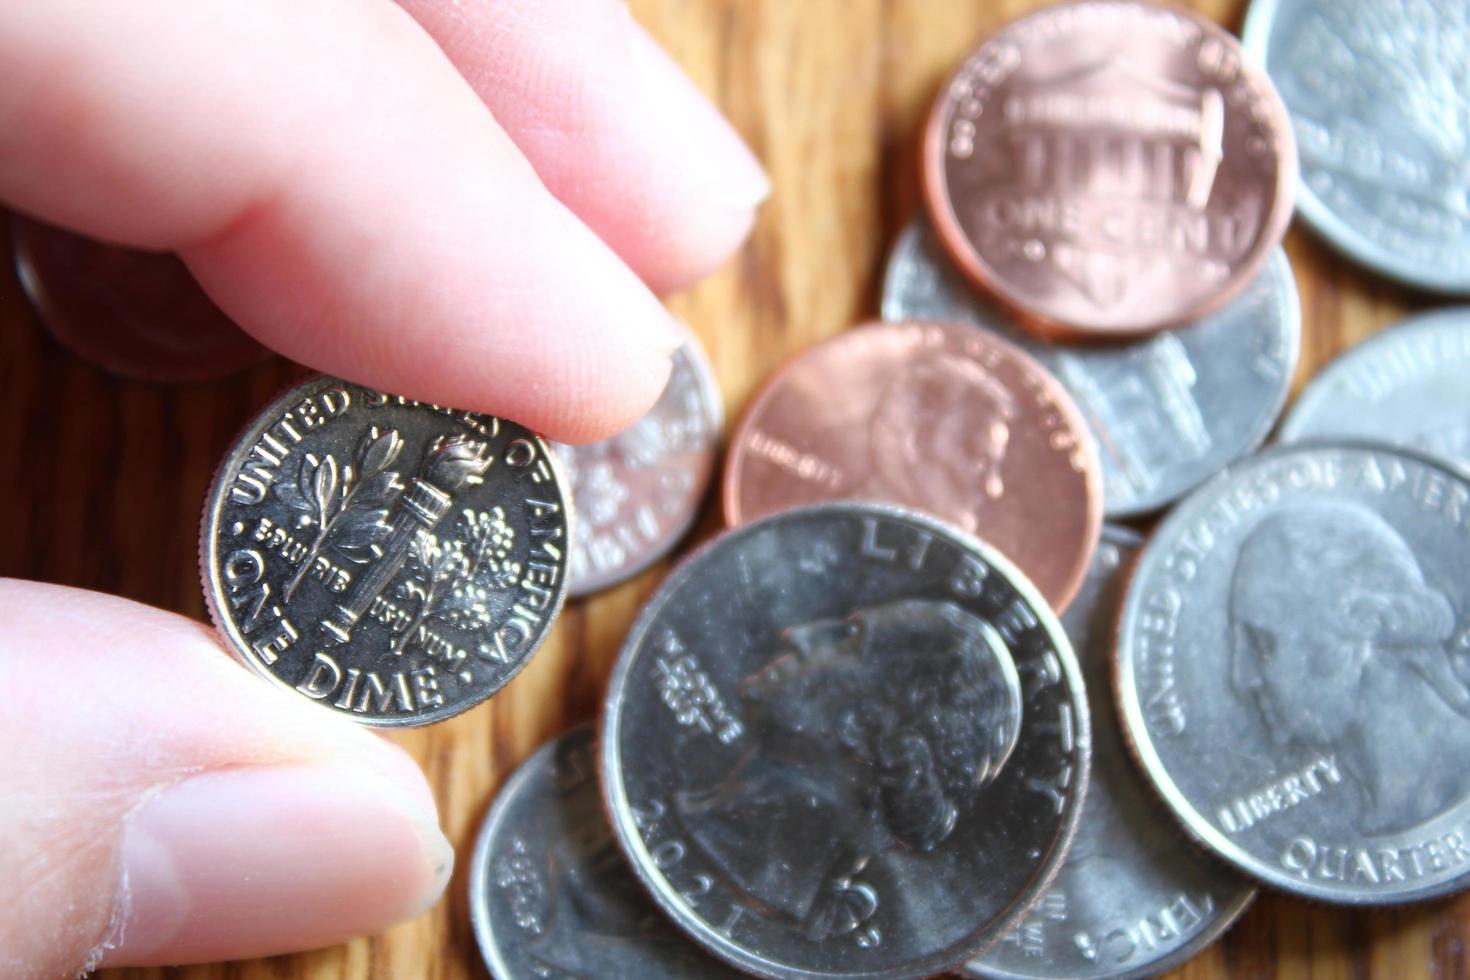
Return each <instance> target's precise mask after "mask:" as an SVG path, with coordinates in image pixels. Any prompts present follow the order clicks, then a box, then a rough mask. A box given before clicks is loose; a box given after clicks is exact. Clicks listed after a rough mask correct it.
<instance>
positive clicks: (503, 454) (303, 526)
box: [200, 377, 571, 726]
mask: <svg viewBox="0 0 1470 980" xmlns="http://www.w3.org/2000/svg"><path fill="white" fill-rule="evenodd" d="M565 488H566V483H565V481H564V479H563V477H562V475H561V473H560V470H559V464H558V463H557V460H556V456H555V454H554V453H553V452H552V451H551V449H550V447H548V446H547V445H546V443H544V442H543V441H542V440H541V439H540V437H538V436H536V435H534V434H533V433H531V432H530V431H528V430H526V429H524V428H522V427H521V426H519V425H517V424H515V423H514V422H509V421H506V420H504V419H499V418H495V417H493V416H488V415H480V414H477V413H474V412H462V411H458V410H456V409H450V408H441V407H438V406H434V405H426V404H423V403H420V402H414V401H409V400H408V399H404V398H400V397H397V396H394V395H385V394H381V393H379V392H376V391H371V390H369V389H367V388H362V387H359V386H358V385H355V384H351V383H349V382H346V381H339V380H337V379H336V378H327V377H318V378H314V379H312V380H309V381H306V382H304V383H302V384H300V385H298V386H296V387H295V388H292V389H291V390H289V391H287V392H286V393H285V394H283V395H281V396H280V397H279V398H277V399H276V401H275V402H274V403H272V404H271V405H270V406H269V407H267V408H266V409H265V411H263V412H262V413H261V414H260V415H259V416H257V417H256V418H255V420H254V421H253V422H251V423H250V425H249V427H248V428H246V430H245V432H244V433H243V434H242V435H241V436H240V438H239V439H238V441H237V442H236V443H235V445H234V447H233V448H232V449H231V450H230V452H229V454H228V455H227V456H226V458H225V461H224V464H223V465H222V466H221V467H220V470H219V472H218V473H217V474H216V476H215V480H214V485H213V487H211V489H210V492H209V498H208V502H207V504H206V506H205V512H204V525H203V533H202V542H201V547H200V566H201V571H202V575H203V579H204V595H205V599H206V601H207V602H208V605H209V611H210V615H211V616H212V617H213V619H214V621H215V624H216V625H217V626H218V627H219V630H220V633H221V634H222V635H223V637H224V639H225V645H226V647H228V648H229V650H230V651H231V652H232V653H234V654H235V655H236V656H237V657H238V658H240V659H241V660H243V661H244V662H245V663H246V664H247V665H249V666H250V667H251V668H253V669H254V670H255V671H256V672H257V673H259V674H261V675H263V676H264V677H266V678H267V679H269V680H271V681H273V682H274V683H276V684H277V685H279V686H281V687H283V688H285V689H287V690H290V691H293V692H295V693H296V694H297V695H298V696H301V697H305V698H309V699H311V700H313V701H316V702H318V703H320V704H321V705H323V706H324V707H328V708H330V709H332V710H334V711H337V712H340V713H342V714H345V715H347V716H348V717H351V718H353V719H355V720H357V721H360V722H364V723H367V724H371V725H382V726H407V725H427V724H431V723H433V722H436V721H441V720H443V719H445V718H448V717H450V716H451V715H455V714H458V713H459V712H461V711H464V710H466V709H467V708H471V707H473V706H475V705H476V704H479V703H480V702H481V701H484V700H485V699H486V698H488V697H490V695H492V694H494V693H495V692H496V691H497V690H499V689H500V688H501V687H502V686H504V684H505V683H506V682H507V681H508V680H510V678H511V677H512V676H514V675H515V674H516V672H517V671H519V670H520V669H521V668H522V667H523V666H525V664H526V661H527V660H528V659H530V657H531V654H532V653H534V652H535V650H536V648H537V646H539V645H540V643H541V640H542V639H543V638H544V637H545V635H546V631H547V630H548V629H550V627H551V623H552V621H553V620H554V619H555V618H556V615H557V613H558V611H559V610H560V609H561V604H562V600H563V598H564V597H565V593H566V581H567V578H566V573H567V529H568V521H569V517H570V510H571V501H570V499H569V498H568V494H567V492H566V489H565Z"/></svg>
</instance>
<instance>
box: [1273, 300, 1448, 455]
mask: <svg viewBox="0 0 1470 980" xmlns="http://www.w3.org/2000/svg"><path fill="white" fill-rule="evenodd" d="M1467 378H1470V307H1464V306H1462V307H1457V308H1452V309H1442V310H1434V311H1432V312H1429V313H1422V314H1420V315H1419V316H1414V317H1410V318H1409V319H1407V320H1405V321H1404V322H1403V323H1400V324H1398V325H1397V326H1393V327H1390V328H1388V329H1387V330H1384V331H1383V332H1382V333H1379V334H1376V335H1374V336H1373V337H1370V338H1369V339H1368V340H1365V341H1364V342H1363V343H1361V344H1358V345H1357V346H1356V347H1352V348H1350V349H1348V351H1347V352H1345V353H1344V354H1342V356H1340V357H1338V358H1337V360H1335V361H1333V362H1332V363H1331V364H1329V365H1327V367H1325V368H1323V369H1322V373H1320V374H1318V375H1317V376H1316V377H1315V378H1313V379H1312V381H1311V383H1310V384H1308V385H1307V388H1306V390H1305V391H1303V392H1302V394H1301V397H1300V398H1298V399H1297V401H1296V404H1295V405H1293V406H1292V409H1291V412H1290V413H1288V414H1287V416H1286V421H1285V422H1283V423H1282V424H1281V434H1280V438H1281V440H1282V441H1284V442H1292V441H1296V440H1300V439H1321V438H1329V437H1351V438H1358V439H1367V440H1371V441H1373V442H1384V443H1389V444H1392V445H1403V446H1412V447H1415V448H1418V449H1422V450H1424V451H1425V452H1427V453H1431V454H1433V455H1435V456H1438V457H1439V458H1441V459H1446V460H1450V461H1452V462H1455V463H1459V464H1461V465H1470V385H1467V384H1466V380H1467Z"/></svg>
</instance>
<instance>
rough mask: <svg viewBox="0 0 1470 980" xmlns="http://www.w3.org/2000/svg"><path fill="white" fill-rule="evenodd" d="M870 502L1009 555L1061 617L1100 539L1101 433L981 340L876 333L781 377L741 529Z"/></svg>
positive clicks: (731, 476) (759, 412) (775, 380)
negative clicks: (816, 506)
mask: <svg viewBox="0 0 1470 980" xmlns="http://www.w3.org/2000/svg"><path fill="white" fill-rule="evenodd" d="M835 499H860V500H873V501H879V502H885V503H892V504H898V505H901V506H906V507H913V508H916V509H918V510H922V511H926V512H928V513H930V514H932V515H934V516H936V517H939V518H941V519H943V520H946V521H949V522H950V523H952V524H956V525H958V526H959V527H961V528H963V529H964V530H965V531H968V532H970V533H972V534H974V535H976V536H978V537H980V538H983V539H984V540H985V541H987V542H989V543H990V544H992V545H994V546H995V547H997V548H999V549H1000V550H1001V551H1002V552H1004V553H1005V554H1006V555H1007V556H1008V557H1009V558H1010V559H1011V560H1012V561H1013V562H1015V563H1016V565H1017V566H1019V567H1020V569H1021V571H1022V572H1024V573H1025V574H1026V575H1027V576H1028V577H1029V578H1030V579H1031V581H1032V582H1034V583H1035V585H1036V587H1037V588H1038V589H1039V590H1040V591H1041V593H1042V595H1044V596H1045V597H1046V599H1047V601H1049V602H1050V603H1051V604H1052V606H1053V607H1055V608H1056V609H1058V610H1061V609H1063V608H1065V607H1066V605H1067V603H1068V602H1069V601H1071V599H1072V596H1073V594H1074V593H1075V592H1076V591H1077V588H1078V586H1079V585H1080V583H1081V581H1082V579H1083V577H1084V575H1085V574H1086V572H1087V566H1088V562H1089V560H1090V559H1091V557H1092V551H1093V548H1094V547H1096V545H1097V540H1098V535H1099V533H1100V531H1101V527H1102V477H1101V471H1100V469H1099V463H1098V457H1097V450H1096V448H1095V447H1094V446H1093V442H1092V437H1091V436H1090V435H1089V434H1088V431H1087V424H1086V423H1085V422H1084V421H1083V419H1082V414H1081V412H1079V411H1078V409H1077V406H1076V404H1075V403H1073V401H1072V399H1071V397H1070V396H1069V395H1068V394H1067V392H1066V390H1065V389H1064V388H1062V386H1061V383H1060V382H1058V381H1057V380H1056V378H1054V377H1052V376H1051V375H1050V374H1049V373H1047V371H1046V369H1045V368H1043V367H1042V366H1041V365H1040V364H1038V363H1037V362H1036V361H1035V360H1033V359H1032V358H1031V357H1030V356H1029V355H1027V354H1026V353H1024V352H1023V351H1022V350H1021V349H1020V348H1018V347H1016V346H1014V345H1012V344H1010V343H1008V342H1006V341H1004V340H1001V339H1000V338H999V337H996V336H994V335H993V334H989V333H986V332H984V331H982V330H976V329H975V328H974V327H968V326H960V325H957V324H950V323H932V322H919V321H914V322H907V323H872V324H867V325H864V326H860V327H856V328H854V329H852V330H849V331H847V332H846V333H843V334H839V335H838V336H836V337H833V338H832V339H831V340H828V341H825V342H823V343H821V344H818V345H817V346H816V347H813V348H811V349H810V350H807V351H806V352H804V353H803V354H801V355H800V356H798V357H797V358H796V359H795V360H793V361H791V362H790V363H789V364H787V365H786V367H784V368H783V369H782V370H780V371H779V372H777V373H776V375H775V376H774V377H772V378H771V380H770V381H768V382H767V384H766V386H765V388H764V389H763V390H762V391H761V392H760V393H759V394H758V395H757V396H756V398H755V400H754V402H752V403H751V405H750V407H749V408H748V409H747V410H746V412H745V417H744V418H743V419H741V421H740V426H739V428H738V429H737V430H736V432H735V438H734V439H733V441H732V444H731V449H730V458H729V462H728V463H727V464H726V467H725V482H724V503H725V517H726V519H727V520H728V521H729V522H730V523H731V524H740V523H743V522H746V521H751V520H755V519H756V518H760V517H764V516H765V515H767V514H771V513H774V512H776V511H779V510H784V509H785V508H787V507H794V506H797V505H799V504H809V503H815V502H817V501H821V500H835Z"/></svg>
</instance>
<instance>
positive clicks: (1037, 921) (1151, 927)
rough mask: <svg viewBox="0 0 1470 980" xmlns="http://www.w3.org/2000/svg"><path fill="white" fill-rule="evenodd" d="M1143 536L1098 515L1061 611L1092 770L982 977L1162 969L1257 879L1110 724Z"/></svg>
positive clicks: (1248, 895) (1247, 894) (1236, 906)
mask: <svg viewBox="0 0 1470 980" xmlns="http://www.w3.org/2000/svg"><path fill="white" fill-rule="evenodd" d="M1142 542H1143V539H1142V538H1141V537H1139V535H1138V534H1136V533H1135V532H1133V531H1129V530H1126V529H1124V528H1121V527H1111V526H1110V527H1104V528H1103V536H1102V541H1101V542H1100V543H1099V544H1098V548H1097V554H1096V555H1095V557H1094V558H1093V560H1092V568H1091V569H1090V570H1089V571H1088V575H1087V581H1086V582H1085V583H1083V586H1082V590H1081V591H1080V592H1079V593H1078V594H1077V598H1076V600H1074V601H1073V603H1072V605H1071V607H1070V608H1069V609H1068V610H1067V614H1066V615H1065V616H1063V617H1062V626H1063V627H1064V628H1065V629H1066V631H1067V636H1068V638H1069V639H1070V640H1071V641H1072V649H1073V651H1075V652H1076V654H1077V659H1078V661H1080V662H1081V664H1082V672H1083V678H1084V680H1086V682H1087V700H1088V704H1089V707H1090V709H1091V711H1092V720H1093V729H1092V732H1093V734H1092V739H1093V741H1092V778H1091V780H1090V781H1089V783H1088V787H1087V803H1086V804H1085V805H1084V806H1083V808H1082V820H1081V822H1080V823H1079V824H1078V825H1077V836H1076V837H1075V838H1074V839H1073V840H1072V847H1071V849H1070V850H1068V852H1067V859H1066V861H1065V862H1064V863H1063V864H1062V870H1061V871H1060V872H1059V873H1058V874H1057V877H1056V880H1055V881H1054V882H1052V886H1051V889H1050V890H1049V891H1047V893H1046V894H1045V895H1044V896H1043V897H1042V899H1041V901H1040V902H1039V903H1037V905H1036V907H1035V908H1034V909H1032V911H1031V914H1030V915H1028V916H1027V917H1026V919H1025V920H1024V921H1023V922H1022V923H1021V925H1020V926H1018V927H1017V928H1015V929H1012V930H1011V931H1010V932H1009V933H1007V934H1006V935H1005V937H1004V938H1003V939H1001V941H1000V942H999V943H997V944H996V945H995V946H993V947H991V948H990V950H989V951H987V952H986V953H985V954H984V955H983V956H981V957H980V958H979V959H976V960H972V961H971V962H970V963H969V964H968V965H967V966H966V967H965V972H966V973H967V974H969V975H971V976H977V977H987V978H1007V980H1009V978H1028V980H1047V978H1053V977H1055V978H1058V980H1060V978H1071V980H1101V978H1108V980H1120V978H1123V977H1145V976H1154V975H1156V974H1159V973H1163V972H1164V971H1165V970H1169V969H1172V968H1173V967H1175V966H1177V965H1179V964H1180V963H1183V962H1184V961H1185V960H1187V959H1189V958H1190V957H1192V956H1194V955H1195V954H1196V953H1198V952H1199V951H1200V950H1202V949H1204V948H1205V947H1206V946H1208V945H1209V944H1210V943H1212V942H1214V941H1215V940H1216V939H1218V938H1219V937H1220V935H1221V933H1223V932H1224V931H1225V930H1226V929H1228V928H1230V926H1231V924H1232V923H1234V922H1235V920H1236V919H1237V918H1239V917H1240V914H1241V913H1242V912H1244V911H1245V909H1246V906H1248V905H1249V904H1250V902H1251V899H1253V898H1254V897H1255V894H1256V890H1255V888H1254V887H1252V886H1251V885H1249V884H1247V883H1246V882H1245V881H1243V880H1242V879H1241V878H1240V877H1239V876H1237V875H1235V874H1233V873H1232V872H1230V871H1229V870H1228V869H1227V868H1226V867H1225V866H1224V865H1222V864H1220V863H1219V862H1217V861H1213V860H1211V859H1209V858H1208V857H1206V856H1205V855H1204V854H1203V853H1202V852H1200V851H1199V849H1198V848H1196V847H1195V846H1194V845H1193V844H1191V843H1190V842H1188V841H1187V840H1185V839H1184V838H1183V837H1181V836H1180V834H1179V830H1178V828H1177V827H1176V826H1175V825H1174V823H1173V821H1172V820H1171V819H1170V818H1169V817H1168V815H1167V814H1166V813H1165V812H1164V809H1163V805H1162V804H1160V803H1159V801H1158V798H1157V797H1156V796H1154V795H1153V793H1152V791H1151V790H1149V789H1148V787H1147V786H1146V785H1145V784H1144V783H1143V781H1142V780H1141V779H1140V778H1139V776H1138V773H1137V771H1136V770H1135V769H1134V767H1133V765H1132V762H1131V761H1130V760H1129V758H1128V750H1127V749H1126V748H1124V746H1123V741H1122V738H1121V737H1120V735H1119V734H1118V728H1117V720H1116V718H1115V717H1114V709H1113V703H1112V697H1111V691H1112V683H1111V677H1110V675H1111V673H1112V665H1113V641H1114V639H1115V637H1116V635H1117V633H1116V627H1117V620H1118V607H1119V605H1120V604H1121V602H1122V599H1123V589H1124V586H1125V585H1126V583H1127V574H1126V573H1127V570H1128V566H1129V564H1130V563H1131V562H1132V560H1133V557H1134V556H1135V555H1136V553H1137V551H1138V548H1139V546H1140V545H1141V544H1142Z"/></svg>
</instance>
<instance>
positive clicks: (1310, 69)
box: [1244, 0, 1470, 293]
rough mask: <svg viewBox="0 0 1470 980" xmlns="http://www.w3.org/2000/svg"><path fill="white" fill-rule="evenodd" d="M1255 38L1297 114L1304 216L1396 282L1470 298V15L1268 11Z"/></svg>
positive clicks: (1253, 31)
mask: <svg viewBox="0 0 1470 980" xmlns="http://www.w3.org/2000/svg"><path fill="white" fill-rule="evenodd" d="M1244 38H1245V47H1246V50H1247V52H1248V53H1249V54H1250V55H1251V56H1252V58H1253V60H1254V61H1255V62H1256V63H1257V64H1261V65H1265V67H1266V71H1267V72H1269V73H1270V75H1271V78H1272V80H1273V81H1275V83H1276V85H1277V87H1278V88H1279V89H1280V91H1281V97H1282V99H1284V100H1285V102H1286V107H1287V109H1288V110H1289V111H1290V113H1291V118H1292V124H1293V126H1294V128H1295V130H1296V142H1297V146H1298V147H1299V148H1300V152H1301V184H1300V187H1299V189H1298V192H1297V196H1298V205H1297V207H1298V209H1299V210H1300V211H1301V214H1302V217H1304V218H1306V219H1307V221H1308V222H1309V223H1310V224H1311V225H1312V227H1314V228H1315V229H1316V230H1317V231H1318V232H1319V233H1320V234H1321V235H1322V236H1323V237H1324V238H1326V239H1327V240H1328V241H1329V242H1331V243H1332V244H1333V245H1334V246H1336V247H1337V248H1338V249H1340V250H1341V251H1342V252H1343V253H1345V254H1346V255H1348V256H1350V257H1352V258H1353V259H1356V260H1357V261H1359V262H1361V263H1363V264H1364V265H1366V266H1368V267H1370V268H1372V269H1374V270H1375V271H1377V272H1379V273H1382V274H1383V275H1387V276H1391V277H1393V278H1395V279H1398V280H1400V281H1402V282H1405V283H1407V284H1409V285H1411V286H1419V287H1421V288H1424V289H1434V290H1440V291H1443V292H1451V293H1470V104H1467V103H1466V100H1465V93H1466V92H1467V91H1470V6H1467V5H1466V4H1465V3H1464V0H1414V2H1412V3H1383V2H1382V0H1254V2H1252V4H1251V7H1250V13H1249V15H1248V16H1247V17H1246V20H1245V31H1244Z"/></svg>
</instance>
